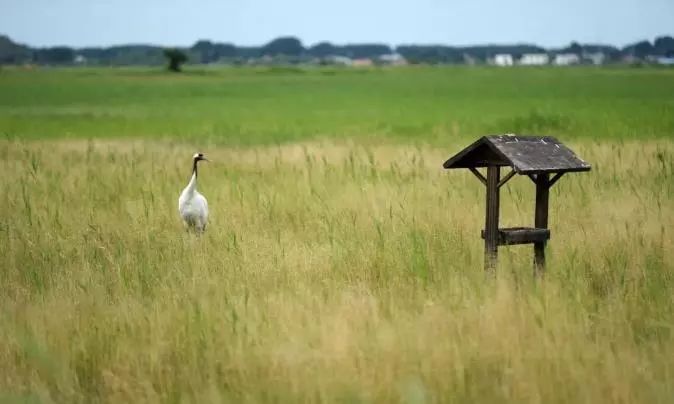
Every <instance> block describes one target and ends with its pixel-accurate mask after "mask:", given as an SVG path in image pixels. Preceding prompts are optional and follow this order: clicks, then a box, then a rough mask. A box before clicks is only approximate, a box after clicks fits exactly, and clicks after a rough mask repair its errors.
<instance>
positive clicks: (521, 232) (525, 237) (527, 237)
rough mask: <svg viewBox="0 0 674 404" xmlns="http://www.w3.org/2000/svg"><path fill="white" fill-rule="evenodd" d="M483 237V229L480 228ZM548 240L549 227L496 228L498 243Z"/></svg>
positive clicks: (510, 243)
mask: <svg viewBox="0 0 674 404" xmlns="http://www.w3.org/2000/svg"><path fill="white" fill-rule="evenodd" d="M482 238H483V239H484V230H482ZM547 240H550V230H549V229H537V228H535V227H507V228H503V229H498V245H515V244H534V243H541V242H545V241H547Z"/></svg>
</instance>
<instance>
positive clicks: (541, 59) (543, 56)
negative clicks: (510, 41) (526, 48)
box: [519, 53, 550, 66]
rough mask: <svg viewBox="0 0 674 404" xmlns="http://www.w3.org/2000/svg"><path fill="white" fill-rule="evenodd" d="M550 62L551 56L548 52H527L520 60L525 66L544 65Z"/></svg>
mask: <svg viewBox="0 0 674 404" xmlns="http://www.w3.org/2000/svg"><path fill="white" fill-rule="evenodd" d="M548 63H550V57H549V56H548V54H547V53H525V54H524V55H522V57H521V58H520V60H519V64H521V65H523V66H542V65H547V64H548Z"/></svg>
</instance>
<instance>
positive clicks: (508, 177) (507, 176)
mask: <svg viewBox="0 0 674 404" xmlns="http://www.w3.org/2000/svg"><path fill="white" fill-rule="evenodd" d="M515 174H517V172H515V170H514V169H513V170H510V172H509V173H508V174H507V175H506V176H505V177H503V179H502V180H501V181H499V182H498V187H499V188H501V187H502V186H503V185H505V183H506V182H508V180H509V179H511V178H512V177H513V175H515Z"/></svg>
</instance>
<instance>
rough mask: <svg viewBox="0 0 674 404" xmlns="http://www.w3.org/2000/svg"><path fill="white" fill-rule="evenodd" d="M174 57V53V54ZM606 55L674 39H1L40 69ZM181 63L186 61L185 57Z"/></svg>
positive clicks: (12, 56)
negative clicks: (166, 43) (556, 45)
mask: <svg viewBox="0 0 674 404" xmlns="http://www.w3.org/2000/svg"><path fill="white" fill-rule="evenodd" d="M171 52H173V53H171ZM596 52H602V53H603V54H604V55H605V56H606V60H607V61H609V62H610V61H619V60H623V59H625V58H634V59H644V58H646V57H650V56H665V57H674V38H672V37H671V36H662V37H658V38H656V39H655V40H654V41H653V42H650V41H641V42H637V43H634V44H630V45H628V46H625V47H623V48H618V47H615V46H612V45H594V44H579V43H572V44H570V45H569V46H568V47H564V48H560V49H545V48H543V47H540V46H536V45H527V44H514V45H482V46H464V47H458V46H446V45H414V44H410V45H399V46H396V47H391V46H389V45H386V44H377V43H370V44H347V45H335V44H332V43H330V42H321V43H318V44H315V45H312V46H309V47H305V46H304V45H303V44H302V42H301V41H300V40H299V39H297V38H295V37H281V38H277V39H274V40H272V41H271V42H269V43H267V44H265V45H263V46H258V47H242V46H236V45H234V44H231V43H219V42H212V41H209V40H200V41H197V42H196V43H195V44H194V45H192V46H190V47H186V48H171V49H169V50H167V49H165V48H164V47H160V46H153V45H122V46H111V47H87V48H72V47H68V46H56V47H46V48H34V47H30V46H27V45H23V44H19V43H16V42H14V41H12V40H11V39H10V38H9V37H7V36H2V35H0V64H40V65H72V64H80V63H82V64H83V63H86V64H87V65H101V66H124V65H161V64H163V63H165V61H166V58H167V57H168V58H169V60H171V57H170V55H173V56H176V55H178V54H179V53H180V54H182V55H184V58H185V60H183V62H184V61H189V63H195V64H199V63H202V64H206V63H230V64H243V63H248V62H250V61H251V60H259V59H265V58H267V59H269V58H273V59H275V60H279V61H280V62H285V63H303V62H307V61H310V60H317V59H318V60H320V59H323V58H327V57H329V56H340V57H347V58H351V59H361V58H370V59H376V58H378V57H381V56H382V55H387V54H392V53H398V54H400V55H402V56H403V57H404V58H405V59H406V60H407V61H408V62H409V63H424V64H446V63H448V64H452V63H463V62H465V60H466V58H467V57H469V58H472V59H473V60H476V61H482V62H484V61H486V60H487V59H488V58H490V57H493V56H494V55H496V54H502V53H507V54H511V55H513V57H519V56H521V55H522V54H525V53H550V54H556V53H576V54H581V53H596ZM181 58H182V57H181Z"/></svg>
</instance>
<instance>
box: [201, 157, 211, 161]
mask: <svg viewBox="0 0 674 404" xmlns="http://www.w3.org/2000/svg"><path fill="white" fill-rule="evenodd" d="M201 160H202V161H211V160H209V159H207V158H206V157H202V158H201Z"/></svg>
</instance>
